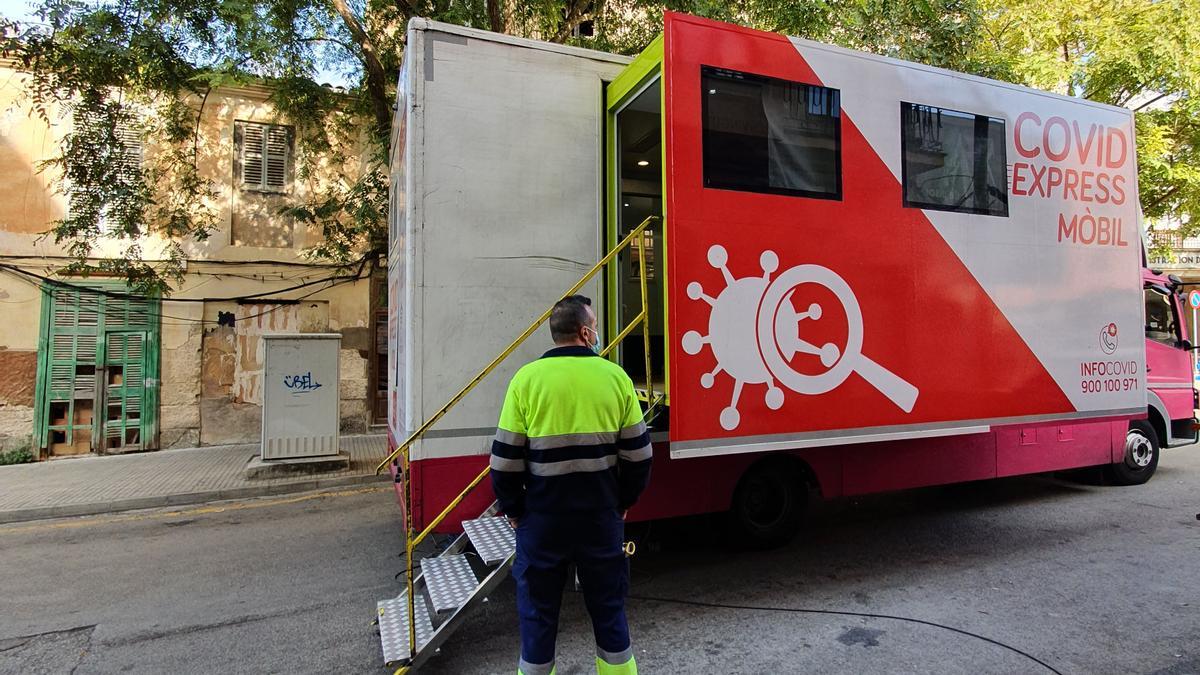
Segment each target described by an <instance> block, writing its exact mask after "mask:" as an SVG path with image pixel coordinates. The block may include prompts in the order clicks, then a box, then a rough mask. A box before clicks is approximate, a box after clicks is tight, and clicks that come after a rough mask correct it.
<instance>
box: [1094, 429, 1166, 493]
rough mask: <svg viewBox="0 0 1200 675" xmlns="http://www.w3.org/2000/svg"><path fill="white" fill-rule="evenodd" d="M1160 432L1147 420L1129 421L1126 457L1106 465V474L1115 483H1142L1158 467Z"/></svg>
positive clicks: (1126, 435)
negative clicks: (1156, 431)
mask: <svg viewBox="0 0 1200 675" xmlns="http://www.w3.org/2000/svg"><path fill="white" fill-rule="evenodd" d="M1159 454H1160V449H1159V445H1158V434H1157V433H1155V431H1154V427H1152V426H1150V422H1148V421H1146V420H1138V421H1136V422H1130V423H1129V431H1128V432H1126V434H1125V456H1124V459H1123V460H1122V461H1120V462H1117V463H1115V464H1109V465H1108V466H1107V467H1105V472H1104V474H1105V476H1106V477H1107V478H1108V480H1109V482H1110V483H1112V484H1113V485H1141V484H1143V483H1145V482H1146V481H1148V480H1150V477H1151V476H1153V475H1154V472H1155V471H1156V470H1157V469H1158V456H1159Z"/></svg>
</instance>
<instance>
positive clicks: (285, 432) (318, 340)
mask: <svg viewBox="0 0 1200 675" xmlns="http://www.w3.org/2000/svg"><path fill="white" fill-rule="evenodd" d="M263 345H264V348H265V351H266V357H265V365H264V367H263V421H262V458H263V459H264V460H271V459H291V458H293V457H322V456H325V455H336V454H338V426H339V422H340V419H339V417H340V414H339V397H338V376H339V373H338V353H339V351H340V350H341V346H342V336H341V335H340V334H338V333H287V334H276V335H264V336H263Z"/></svg>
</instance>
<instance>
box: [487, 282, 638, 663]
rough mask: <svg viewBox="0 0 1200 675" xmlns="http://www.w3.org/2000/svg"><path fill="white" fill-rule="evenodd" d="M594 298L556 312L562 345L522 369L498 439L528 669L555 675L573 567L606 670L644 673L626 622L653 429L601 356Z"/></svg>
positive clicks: (624, 380) (499, 483)
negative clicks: (633, 536) (629, 551)
mask: <svg viewBox="0 0 1200 675" xmlns="http://www.w3.org/2000/svg"><path fill="white" fill-rule="evenodd" d="M591 304H592V303H591V300H589V299H588V298H586V297H584V296H582V295H572V296H570V297H568V298H565V299H563V300H561V301H559V302H558V304H556V305H555V306H554V309H553V311H552V312H551V314H550V334H551V336H552V337H553V338H554V344H555V345H556V346H555V348H554V349H551V350H550V351H548V352H546V353H545V355H543V356H542V358H540V359H538V360H537V361H534V362H532V363H529V364H526V365H525V366H524V367H522V368H521V369H520V370H519V371H517V374H516V375H514V376H513V379H512V382H510V383H509V385H508V394H507V395H506V396H505V397H504V408H503V410H502V411H501V412H500V424H499V429H498V430H497V432H496V440H495V441H494V442H493V443H492V459H491V467H492V488H493V489H494V490H495V492H496V498H497V499H498V500H499V501H500V507H501V508H502V509H503V510H504V514H505V515H506V516H508V518H509V522H510V523H512V524H513V527H515V528H516V530H517V559H516V562H515V563H514V564H513V577H514V578H515V579H516V581H517V613H518V615H519V618H520V621H521V661H520V663H519V665H518V666H517V672H518V674H519V675H550V674H551V673H553V672H554V643H555V639H556V638H557V635H558V610H559V605H560V603H561V601H562V594H563V587H564V586H565V585H566V582H567V564H568V563H574V564H575V567H576V570H577V571H578V574H579V583H580V585H581V586H582V587H583V601H584V604H585V605H586V606H587V611H588V614H589V615H590V616H591V617H592V630H593V632H594V633H595V636H596V671H597V672H598V673H600V675H610V674H611V675H635V674H636V673H637V665H636V664H635V663H634V659H633V647H632V644H631V642H630V640H629V626H628V625H627V624H626V622H625V594H626V593H627V592H628V590H629V567H628V565H627V564H626V562H625V555H624V550H623V547H622V544H623V542H624V538H625V525H624V519H625V514H626V512H627V511H628V510H629V507H631V506H633V503H634V502H635V501H637V498H638V495H640V494H641V492H642V490H643V489H644V488H645V487H646V483H647V481H648V480H649V478H650V458H651V454H652V450H651V447H650V434H649V432H648V431H647V430H646V424H645V422H644V421H643V419H642V408H641V406H640V405H639V403H638V399H637V395H636V394H635V393H634V390H633V382H632V381H631V380H630V379H629V376H628V375H626V374H625V371H624V370H622V369H621V368H620V366H618V365H616V364H614V363H612V362H611V361H608V360H607V359H602V358H598V356H599V351H600V334H599V332H597V330H596V315H595V313H593V312H592V308H591Z"/></svg>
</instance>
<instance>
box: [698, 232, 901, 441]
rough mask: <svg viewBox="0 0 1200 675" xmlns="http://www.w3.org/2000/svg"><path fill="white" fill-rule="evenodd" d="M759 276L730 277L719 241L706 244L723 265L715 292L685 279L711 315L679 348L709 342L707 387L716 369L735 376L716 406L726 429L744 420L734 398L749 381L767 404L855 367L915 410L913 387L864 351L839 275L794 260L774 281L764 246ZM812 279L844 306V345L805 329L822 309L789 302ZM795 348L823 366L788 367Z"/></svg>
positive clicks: (711, 260)
mask: <svg viewBox="0 0 1200 675" xmlns="http://www.w3.org/2000/svg"><path fill="white" fill-rule="evenodd" d="M758 262H759V267H760V268H761V269H762V276H759V277H742V278H741V279H736V278H734V276H733V274H732V273H731V272H730V271H729V267H728V263H729V253H728V252H727V251H726V250H725V247H724V246H720V245H713V246H711V247H710V248H709V249H708V264H709V265H711V266H713V267H714V268H716V269H719V270H721V275H722V276H724V277H725V289H724V290H723V291H721V293H720V294H719V295H717V296H716V297H715V298H714V297H712V296H710V295H708V294H706V293H705V292H704V287H703V286H702V285H701V284H700V283H699V282H696V281H693V282H691V283H690V284H688V286H687V295H688V297H689V298H691V299H692V300H702V301H704V302H706V303H708V305H709V306H710V307H711V308H712V309H711V310H710V312H709V316H708V334H707V335H701V334H700V333H699V332H698V331H694V330H693V331H688V332H687V333H684V335H683V350H684V351H685V352H687V353H688V354H691V355H693V356H695V355H696V354H699V353H700V351H701V350H703V349H704V347H705V346H706V345H707V346H708V348H709V349H710V350H711V351H712V353H713V356H714V357H715V358H716V361H717V364H716V367H715V368H714V369H713V370H712V371H711V372H708V373H705V374H703V375H701V376H700V386H702V387H704V388H705V389H711V388H712V387H713V386H714V385H715V384H716V378H717V375H719V374H721V373H726V374H728V375H729V376H730V377H731V378H733V395H732V398H731V401H730V403H729V405H728V406H727V407H726V408H725V409H723V410H722V411H721V414H720V418H719V421H720V423H721V427H722V428H723V429H725V430H727V431H732V430H733V429H736V428H737V427H738V425H739V424H740V423H741V414H740V413H739V412H738V401H739V399H740V398H741V396H742V389H743V388H744V387H745V386H746V385H747V384H765V385H767V390H766V392H765V394H764V397H763V402H764V403H765V404H766V406H767V408H769V409H771V410H779V409H780V408H782V407H783V401H784V396H785V394H784V390H783V388H781V387H780V386H779V385H783V387H787V388H788V389H789V390H791V391H794V392H796V393H798V394H806V395H810V396H816V395H820V394H824V393H827V392H829V391H832V390H833V389H835V388H837V387H838V386H840V385H841V384H842V383H843V382H845V381H846V379H847V378H848V377H850V373H852V372H855V373H858V374H859V376H861V377H862V378H863V379H865V380H866V381H867V382H868V383H870V384H871V386H873V387H875V389H877V390H879V392H880V393H882V394H883V395H884V396H886V397H887V398H888V399H889V400H891V401H892V403H894V404H895V405H896V406H897V407H899V408H900V409H901V410H903V411H904V412H912V409H913V406H914V405H915V404H916V401H917V394H918V391H917V388H916V387H914V386H913V385H912V384H910V383H908V382H907V381H905V380H903V379H901V378H900V377H899V376H897V375H896V374H895V373H892V372H891V371H890V370H888V369H886V368H884V367H883V366H881V365H879V364H878V363H875V362H874V361H872V360H871V359H869V358H867V357H866V356H864V355H863V353H862V344H863V318H862V310H861V308H860V307H859V305H858V298H857V297H855V295H854V292H853V291H852V290H851V289H850V286H849V285H848V284H847V283H846V281H845V280H844V279H842V277H840V276H838V275H837V274H836V273H835V272H833V271H832V270H830V269H829V268H827V267H822V266H820V265H797V266H795V267H792V268H790V269H787V270H784V271H783V272H782V273H781V274H779V275H778V276H777V277H775V279H774V280H773V281H772V279H771V275H772V274H774V273H775V272H776V270H778V269H779V256H777V255H776V254H775V252H774V251H763V252H762V254H761V255H760V256H759V259H758ZM804 284H816V285H818V286H823V287H824V288H826V289H828V290H829V291H830V292H831V293H832V294H833V295H834V296H835V297H836V298H837V300H838V302H839V303H840V304H841V305H842V310H843V312H844V313H845V318H846V323H847V334H846V340H845V345H843V346H841V347H839V346H838V345H836V344H834V343H832V342H826V343H824V344H820V345H817V344H813V343H810V342H808V341H807V340H805V339H804V338H803V337H801V336H802V327H803V326H804V325H805V323H807V322H815V321H819V320H820V319H821V317H822V315H824V313H825V312H824V309H823V308H822V307H821V305H820V304H819V303H811V304H809V305H808V306H807V307H805V308H803V309H802V310H800V311H797V310H796V308H795V307H794V306H793V304H792V295H793V293H794V291H795V289H796V288H797V287H798V286H801V285H804ZM797 354H806V355H810V356H812V357H815V358H816V359H818V360H819V362H820V364H821V366H822V368H824V369H825V370H824V372H820V373H818V374H810V373H804V372H799V371H797V370H795V369H794V368H792V366H791V365H790V363H789V362H790V361H791V360H792V359H793V357H795V356H796V355H797Z"/></svg>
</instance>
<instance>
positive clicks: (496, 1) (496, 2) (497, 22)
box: [487, 0, 504, 33]
mask: <svg viewBox="0 0 1200 675" xmlns="http://www.w3.org/2000/svg"><path fill="white" fill-rule="evenodd" d="M487 13H488V27H489V28H491V29H492V32H494V33H503V32H504V0H487Z"/></svg>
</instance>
